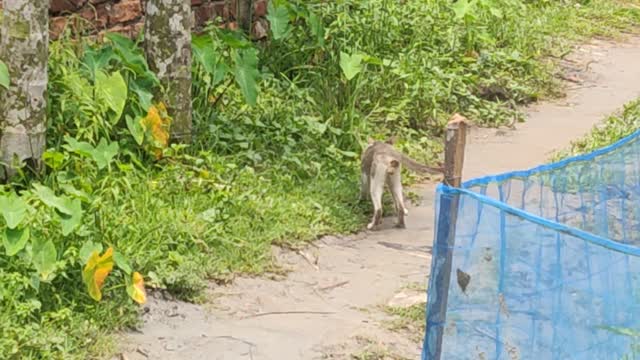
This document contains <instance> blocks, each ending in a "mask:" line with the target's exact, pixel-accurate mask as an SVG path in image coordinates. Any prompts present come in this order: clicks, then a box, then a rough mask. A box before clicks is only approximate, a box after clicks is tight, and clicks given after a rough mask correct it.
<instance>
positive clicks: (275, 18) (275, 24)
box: [267, 1, 289, 40]
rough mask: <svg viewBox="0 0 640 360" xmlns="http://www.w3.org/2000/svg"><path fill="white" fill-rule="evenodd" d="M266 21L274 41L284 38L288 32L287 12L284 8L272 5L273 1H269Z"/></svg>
mask: <svg viewBox="0 0 640 360" xmlns="http://www.w3.org/2000/svg"><path fill="white" fill-rule="evenodd" d="M267 20H269V25H270V27H271V33H272V34H273V39H274V40H279V39H282V38H284V37H285V36H286V35H287V33H288V32H289V10H287V8H286V6H284V5H274V2H273V1H269V5H268V10H267Z"/></svg>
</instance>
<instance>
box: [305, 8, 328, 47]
mask: <svg viewBox="0 0 640 360" xmlns="http://www.w3.org/2000/svg"><path fill="white" fill-rule="evenodd" d="M309 26H310V27H311V33H312V34H313V36H315V37H316V41H317V42H318V45H320V46H322V45H324V32H325V30H324V25H323V24H322V18H321V17H320V16H318V15H316V14H315V13H310V14H309Z"/></svg>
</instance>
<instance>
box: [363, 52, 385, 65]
mask: <svg viewBox="0 0 640 360" xmlns="http://www.w3.org/2000/svg"><path fill="white" fill-rule="evenodd" d="M362 61H364V62H365V63H367V64H371V65H378V66H384V64H385V61H384V60H382V59H380V58H378V57H375V56H369V55H367V54H362Z"/></svg>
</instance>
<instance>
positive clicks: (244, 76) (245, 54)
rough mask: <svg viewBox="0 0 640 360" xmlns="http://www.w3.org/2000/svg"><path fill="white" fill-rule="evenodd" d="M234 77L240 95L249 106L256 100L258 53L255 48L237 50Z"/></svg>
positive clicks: (258, 74)
mask: <svg viewBox="0 0 640 360" xmlns="http://www.w3.org/2000/svg"><path fill="white" fill-rule="evenodd" d="M234 73H235V77H236V82H237V83H238V86H240V91H242V95H244V98H245V99H246V100H247V103H248V104H249V105H251V106H255V105H256V102H257V100H258V79H259V77H260V72H259V71H258V53H257V51H256V50H255V49H247V50H238V52H237V53H236V56H235V71H234Z"/></svg>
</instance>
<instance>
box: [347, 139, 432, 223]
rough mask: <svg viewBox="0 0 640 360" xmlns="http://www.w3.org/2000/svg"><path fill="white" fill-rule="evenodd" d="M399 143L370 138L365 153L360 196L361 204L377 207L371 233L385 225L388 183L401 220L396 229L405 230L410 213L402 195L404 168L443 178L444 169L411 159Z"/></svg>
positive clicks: (374, 210)
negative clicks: (397, 144) (399, 147)
mask: <svg viewBox="0 0 640 360" xmlns="http://www.w3.org/2000/svg"><path fill="white" fill-rule="evenodd" d="M395 142H396V139H395V137H392V138H390V139H388V140H386V141H384V142H382V141H374V140H373V139H371V138H369V141H368V145H367V146H366V147H365V148H364V150H363V151H362V157H361V168H360V170H361V174H360V196H359V198H358V201H363V200H365V199H366V198H367V197H369V198H370V199H371V202H372V203H373V218H372V219H371V222H370V223H369V224H368V225H367V229H368V230H372V229H374V228H375V227H376V226H377V225H380V224H381V223H382V193H383V192H384V185H385V184H387V183H388V185H389V190H390V191H391V196H392V197H393V202H394V205H395V209H396V214H397V216H398V221H397V223H396V228H400V229H403V228H405V227H406V226H405V223H404V218H405V216H407V215H408V214H409V211H408V210H407V208H406V207H405V206H404V199H403V194H402V181H401V178H400V173H401V171H402V165H404V166H406V167H407V169H409V170H412V171H414V172H418V173H423V174H425V173H427V174H439V173H442V172H443V170H442V168H434V167H430V166H427V165H423V164H420V163H419V162H417V161H415V160H413V159H411V158H410V157H408V156H406V155H404V154H402V153H401V152H399V151H398V150H396V149H395V148H394V147H393V144H394V143H395Z"/></svg>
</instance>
